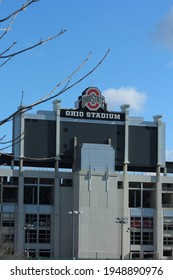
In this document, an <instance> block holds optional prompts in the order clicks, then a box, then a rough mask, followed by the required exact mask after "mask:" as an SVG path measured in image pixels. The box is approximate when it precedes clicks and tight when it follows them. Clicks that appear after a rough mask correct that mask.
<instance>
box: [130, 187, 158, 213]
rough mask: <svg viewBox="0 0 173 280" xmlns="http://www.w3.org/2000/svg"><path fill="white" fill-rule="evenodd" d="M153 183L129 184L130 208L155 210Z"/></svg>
mask: <svg viewBox="0 0 173 280" xmlns="http://www.w3.org/2000/svg"><path fill="white" fill-rule="evenodd" d="M154 188H155V186H154V184H153V183H140V182H129V207H131V208H137V207H143V208H155V204H156V201H155V190H154Z"/></svg>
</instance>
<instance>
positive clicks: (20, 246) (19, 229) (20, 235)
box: [16, 114, 25, 256]
mask: <svg viewBox="0 0 173 280" xmlns="http://www.w3.org/2000/svg"><path fill="white" fill-rule="evenodd" d="M24 131H25V119H24V115H23V114H21V115H20V142H19V157H20V159H19V184H18V206H17V207H16V211H17V215H16V219H17V221H16V225H17V226H16V244H17V245H16V254H17V255H19V256H20V255H22V254H23V253H24V242H25V238H24V235H25V234H24V230H23V227H24V223H25V209H24V201H23V198H24V177H23V158H24Z"/></svg>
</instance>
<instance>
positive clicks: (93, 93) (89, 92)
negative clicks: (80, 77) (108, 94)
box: [86, 88, 100, 111]
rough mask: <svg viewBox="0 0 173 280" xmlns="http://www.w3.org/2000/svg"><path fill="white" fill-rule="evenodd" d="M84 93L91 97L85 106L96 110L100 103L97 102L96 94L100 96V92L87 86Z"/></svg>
mask: <svg viewBox="0 0 173 280" xmlns="http://www.w3.org/2000/svg"><path fill="white" fill-rule="evenodd" d="M86 95H88V96H90V97H91V100H90V101H89V102H87V104H86V106H87V107H88V109H90V110H94V111H95V110H97V109H98V108H99V107H100V104H99V102H98V98H97V97H98V96H100V92H99V91H98V89H96V88H89V89H88V90H86Z"/></svg>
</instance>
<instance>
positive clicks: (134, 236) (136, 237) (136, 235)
mask: <svg viewBox="0 0 173 280" xmlns="http://www.w3.org/2000/svg"><path fill="white" fill-rule="evenodd" d="M130 235H131V244H133V245H134V244H135V245H138V244H139V245H140V244H141V232H135V231H131V232H130Z"/></svg>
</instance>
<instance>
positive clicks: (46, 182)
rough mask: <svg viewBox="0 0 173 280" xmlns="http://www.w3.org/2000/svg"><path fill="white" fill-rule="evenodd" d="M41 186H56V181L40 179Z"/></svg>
mask: <svg viewBox="0 0 173 280" xmlns="http://www.w3.org/2000/svg"><path fill="white" fill-rule="evenodd" d="M40 185H54V179H51V178H40Z"/></svg>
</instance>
